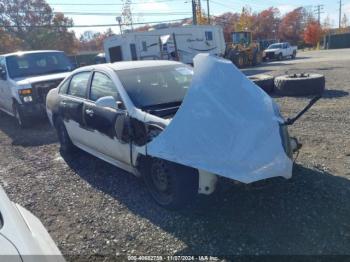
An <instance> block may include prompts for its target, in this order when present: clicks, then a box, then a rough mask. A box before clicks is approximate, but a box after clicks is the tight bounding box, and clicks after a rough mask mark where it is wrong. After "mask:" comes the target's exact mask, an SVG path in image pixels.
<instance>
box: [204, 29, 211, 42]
mask: <svg viewBox="0 0 350 262" xmlns="http://www.w3.org/2000/svg"><path fill="white" fill-rule="evenodd" d="M205 39H206V40H207V41H212V40H213V32H212V31H206V32H205Z"/></svg>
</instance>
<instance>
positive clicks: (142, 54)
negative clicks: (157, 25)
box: [104, 25, 226, 64]
mask: <svg viewBox="0 0 350 262" xmlns="http://www.w3.org/2000/svg"><path fill="white" fill-rule="evenodd" d="M225 47H226V45H225V39H224V33H223V29H222V28H221V27H219V26H209V25H196V26H182V27H171V28H164V29H157V30H152V31H148V32H131V33H127V34H123V35H115V36H111V37H109V38H107V39H106V40H105V41H104V50H105V53H106V60H107V62H111V63H113V62H117V61H133V60H157V59H161V60H166V59H169V60H179V61H181V62H183V63H186V64H192V63H193V58H194V57H195V56H196V55H197V54H199V53H209V54H212V55H217V56H223V55H224V53H225Z"/></svg>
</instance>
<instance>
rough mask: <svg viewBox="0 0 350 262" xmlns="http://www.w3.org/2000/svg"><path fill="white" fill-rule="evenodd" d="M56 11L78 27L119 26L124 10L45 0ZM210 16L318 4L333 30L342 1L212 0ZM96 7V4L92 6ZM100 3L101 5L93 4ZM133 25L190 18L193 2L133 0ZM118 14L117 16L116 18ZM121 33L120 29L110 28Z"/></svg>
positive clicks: (111, 4)
mask: <svg viewBox="0 0 350 262" xmlns="http://www.w3.org/2000/svg"><path fill="white" fill-rule="evenodd" d="M46 1H47V2H48V3H49V4H50V5H51V7H52V8H53V9H54V11H56V12H64V13H66V16H68V17H71V18H72V19H73V21H74V24H75V25H105V24H117V22H116V17H117V16H120V13H121V11H122V5H121V4H122V1H121V0H99V1H96V0H46ZM342 1H343V7H342V10H343V14H346V15H347V16H348V18H350V0H342ZM201 2H202V7H203V8H204V9H205V10H206V5H207V0H202V1H201ZM209 3H210V13H211V15H219V14H222V13H225V12H240V11H241V10H242V7H244V6H247V5H248V6H250V7H251V8H252V10H253V12H259V11H261V10H264V9H266V8H269V7H271V6H273V7H277V8H279V10H280V11H281V14H282V15H283V14H285V13H287V12H289V11H292V10H293V9H295V8H297V7H299V6H304V7H309V8H311V9H312V10H315V9H316V6H317V5H323V14H322V15H321V20H324V19H325V18H326V17H327V16H328V17H329V18H330V21H331V24H332V26H333V27H337V26H338V16H339V1H338V0H304V1H303V0H293V1H292V0H260V1H253V0H209ZM89 4H90V5H89ZM91 4H93V5H91ZM94 4H99V5H94ZM131 8H132V12H133V22H134V23H135V22H136V23H146V22H150V21H151V22H156V21H167V20H175V19H181V18H186V17H191V15H192V14H191V12H192V11H191V10H192V4H191V0H132V5H131ZM67 12H90V13H91V12H93V13H98V12H102V13H110V14H111V15H109V16H106V15H105V16H96V15H74V14H69V13H67ZM114 14H115V15H114ZM107 28H108V27H90V28H73V29H72V30H74V31H75V32H76V34H77V35H78V36H79V35H81V34H82V33H83V32H84V31H87V30H89V31H96V32H104V31H106V30H107ZM111 28H112V30H113V31H114V32H115V33H116V34H119V26H117V25H115V26H112V27H111Z"/></svg>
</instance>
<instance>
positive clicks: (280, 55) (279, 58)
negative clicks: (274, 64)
mask: <svg viewBox="0 0 350 262" xmlns="http://www.w3.org/2000/svg"><path fill="white" fill-rule="evenodd" d="M277 60H278V61H282V60H283V55H282V54H281V53H280V54H278V56H277Z"/></svg>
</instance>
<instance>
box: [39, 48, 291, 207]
mask: <svg viewBox="0 0 350 262" xmlns="http://www.w3.org/2000/svg"><path fill="white" fill-rule="evenodd" d="M218 75H219V76H220V77H217V76H218ZM46 106H47V114H48V117H49V119H50V121H51V123H52V125H53V126H54V127H55V128H56V130H57V133H58V137H59V141H60V144H61V151H62V152H63V153H69V152H71V151H72V150H74V149H75V147H78V148H80V149H82V150H84V151H86V152H88V153H90V154H92V155H94V156H96V157H98V158H101V159H103V160H105V161H106V162H109V163H111V164H113V165H115V166H117V167H120V168H122V169H124V170H127V171H129V172H131V173H133V174H134V175H136V176H142V177H143V178H144V179H145V182H146V185H147V187H148V189H149V190H150V192H151V195H152V197H153V198H154V199H155V201H156V202H157V203H158V204H160V205H162V206H164V207H166V208H170V209H175V208H179V207H182V206H183V205H185V204H186V203H187V202H189V201H191V200H192V199H193V198H194V197H195V196H196V195H197V193H200V194H207V195H208V194H211V193H213V192H214V190H215V188H216V186H217V182H218V178H222V177H226V178H228V179H230V180H235V181H240V182H243V183H251V182H255V181H259V180H262V179H266V178H271V177H277V176H281V177H285V178H290V177H291V175H292V166H293V163H292V160H291V158H292V152H293V150H297V149H298V143H297V140H295V139H291V138H290V137H289V135H288V130H287V126H286V125H285V124H284V121H283V118H282V116H281V114H280V112H279V109H278V106H277V105H276V104H275V103H274V102H273V100H272V99H271V98H270V97H269V96H268V95H267V94H266V93H265V92H264V91H262V90H261V89H260V88H259V87H257V86H256V85H255V84H254V83H252V82H251V81H250V80H248V79H247V77H246V76H245V75H244V74H242V73H241V72H240V71H239V70H238V69H237V68H236V67H235V66H234V65H233V64H232V63H230V62H229V61H228V60H225V59H222V58H217V57H212V56H206V55H204V54H203V55H198V56H197V57H196V58H195V66H194V72H193V68H192V67H189V66H187V65H185V64H182V63H179V62H172V61H134V62H119V63H114V64H103V65H95V66H89V67H84V68H79V69H77V70H75V71H74V72H72V73H71V74H70V75H69V76H68V77H67V78H66V79H65V80H64V81H63V82H62V83H61V85H60V86H59V87H58V88H55V89H52V90H51V91H50V92H49V94H48V96H47V101H46Z"/></svg>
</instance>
